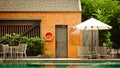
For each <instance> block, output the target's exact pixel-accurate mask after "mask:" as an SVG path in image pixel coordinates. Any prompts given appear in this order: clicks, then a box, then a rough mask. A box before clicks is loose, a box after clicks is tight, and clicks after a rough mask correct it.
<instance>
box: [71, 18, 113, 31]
mask: <svg viewBox="0 0 120 68" xmlns="http://www.w3.org/2000/svg"><path fill="white" fill-rule="evenodd" d="M111 28H112V27H111V26H109V25H107V24H105V23H103V22H101V21H99V20H97V19H95V18H90V19H88V20H86V21H84V22H82V23H80V24H78V25H76V26H74V27H73V29H77V30H105V29H111Z"/></svg>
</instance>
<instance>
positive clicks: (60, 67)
mask: <svg viewBox="0 0 120 68" xmlns="http://www.w3.org/2000/svg"><path fill="white" fill-rule="evenodd" d="M0 68H120V62H89V63H87V62H84V63H31V64H24V65H23V64H0Z"/></svg>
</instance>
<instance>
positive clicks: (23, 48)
mask: <svg viewBox="0 0 120 68" xmlns="http://www.w3.org/2000/svg"><path fill="white" fill-rule="evenodd" d="M26 50H27V44H19V45H18V51H17V58H18V56H20V57H21V58H23V57H25V58H26V57H27V54H26Z"/></svg>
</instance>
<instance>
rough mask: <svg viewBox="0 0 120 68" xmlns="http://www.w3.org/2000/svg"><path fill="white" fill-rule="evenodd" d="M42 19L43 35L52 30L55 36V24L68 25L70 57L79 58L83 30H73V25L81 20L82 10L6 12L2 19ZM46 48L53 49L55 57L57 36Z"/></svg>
mask: <svg viewBox="0 0 120 68" xmlns="http://www.w3.org/2000/svg"><path fill="white" fill-rule="evenodd" d="M2 18H5V19H25V18H26V19H41V20H42V21H41V33H42V34H41V35H42V37H43V36H44V34H45V32H46V31H52V32H53V36H55V25H68V57H69V58H77V57H78V51H77V47H78V46H80V45H81V32H80V31H73V30H72V27H73V26H75V25H77V24H79V23H80V22H81V12H8V13H6V12H4V13H2V12H1V13H0V19H2ZM45 50H48V51H51V52H52V56H54V57H55V37H54V39H53V40H52V41H51V42H49V43H48V44H45Z"/></svg>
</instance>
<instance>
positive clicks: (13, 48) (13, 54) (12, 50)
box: [9, 46, 18, 58]
mask: <svg viewBox="0 0 120 68" xmlns="http://www.w3.org/2000/svg"><path fill="white" fill-rule="evenodd" d="M9 48H10V54H11V58H16V56H17V52H18V46H9Z"/></svg>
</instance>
